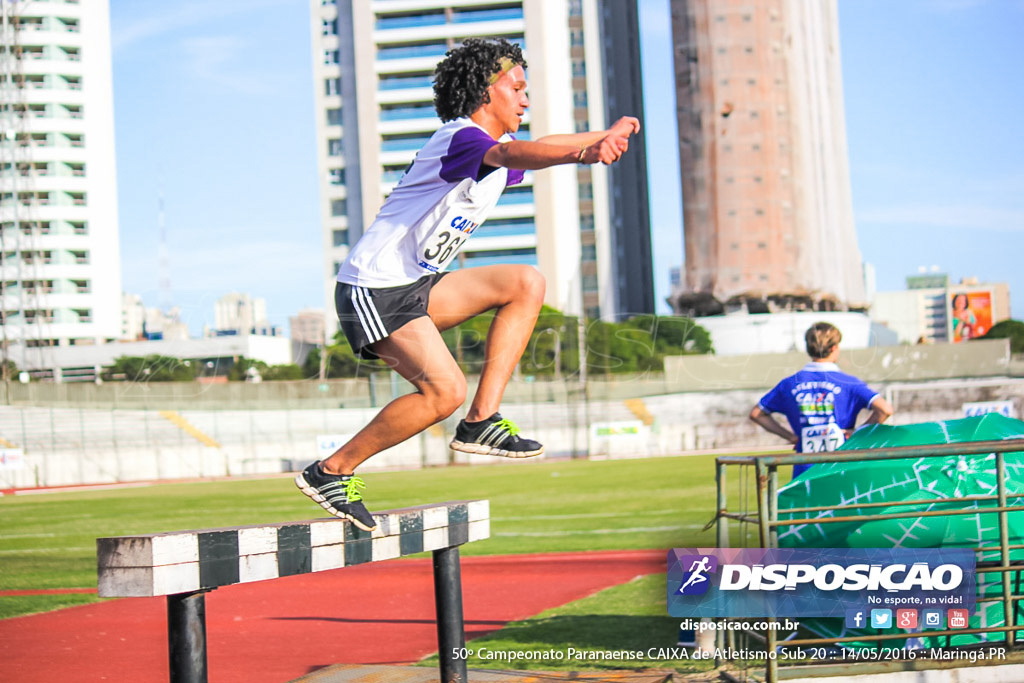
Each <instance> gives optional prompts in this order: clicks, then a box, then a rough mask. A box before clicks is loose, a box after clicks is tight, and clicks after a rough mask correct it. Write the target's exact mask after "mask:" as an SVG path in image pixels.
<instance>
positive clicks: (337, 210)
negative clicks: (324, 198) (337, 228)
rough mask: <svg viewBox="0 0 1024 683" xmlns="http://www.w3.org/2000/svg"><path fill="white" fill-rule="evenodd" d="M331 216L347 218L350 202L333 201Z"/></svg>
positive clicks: (342, 200)
mask: <svg viewBox="0 0 1024 683" xmlns="http://www.w3.org/2000/svg"><path fill="white" fill-rule="evenodd" d="M331 215H332V216H347V215H348V202H347V201H346V200H344V199H332V200H331Z"/></svg>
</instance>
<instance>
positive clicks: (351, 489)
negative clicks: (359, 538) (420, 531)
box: [295, 462, 377, 531]
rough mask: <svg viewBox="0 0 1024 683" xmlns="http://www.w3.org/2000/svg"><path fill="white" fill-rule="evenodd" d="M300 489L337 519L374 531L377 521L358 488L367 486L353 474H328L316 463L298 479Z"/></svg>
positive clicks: (296, 482)
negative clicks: (367, 507)
mask: <svg viewBox="0 0 1024 683" xmlns="http://www.w3.org/2000/svg"><path fill="white" fill-rule="evenodd" d="M295 485H296V486H298V487H299V490H300V491H302V492H303V493H305V494H306V495H307V496H309V497H310V498H312V499H313V501H314V502H316V503H319V504H320V507H322V508H323V509H324V510H327V511H328V512H330V513H331V514H332V515H334V516H335V517H341V518H342V519H347V520H349V521H350V522H352V523H353V524H355V525H356V526H357V527H359V528H360V529H362V530H363V531H373V530H374V529H376V528H377V522H376V521H375V520H374V519H373V515H371V514H370V512H369V510H367V509H366V506H365V505H363V496H362V494H361V493H360V492H359V489H362V488H365V487H366V484H365V483H364V482H363V480H362V479H360V478H359V477H357V476H355V475H352V474H328V473H326V472H324V471H323V470H322V469H321V468H320V463H319V462H315V463H313V464H312V465H310V466H309V467H307V468H306V469H304V470H303V471H302V472H301V473H300V474H299V475H298V476H296V477H295Z"/></svg>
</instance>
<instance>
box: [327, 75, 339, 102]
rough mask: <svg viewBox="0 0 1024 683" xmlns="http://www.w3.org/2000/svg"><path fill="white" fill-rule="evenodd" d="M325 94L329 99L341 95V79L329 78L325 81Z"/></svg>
mask: <svg viewBox="0 0 1024 683" xmlns="http://www.w3.org/2000/svg"><path fill="white" fill-rule="evenodd" d="M324 94H325V95H327V96H328V97H330V96H332V95H340V94H341V79H340V78H328V79H326V80H325V81H324Z"/></svg>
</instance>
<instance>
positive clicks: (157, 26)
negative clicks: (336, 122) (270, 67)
mask: <svg viewBox="0 0 1024 683" xmlns="http://www.w3.org/2000/svg"><path fill="white" fill-rule="evenodd" d="M287 5H294V6H295V7H296V9H297V10H298V11H303V12H305V11H307V8H306V7H305V4H304V3H301V2H297V1H296V0H219V1H218V2H170V3H148V2H147V3H136V2H127V0H120V2H118V1H117V0H115V2H114V3H113V4H112V6H111V31H110V38H111V44H112V46H113V49H114V51H117V50H120V49H123V48H126V47H129V46H132V45H134V44H136V43H140V42H145V41H149V40H151V39H153V38H157V37H159V36H162V35H165V34H169V33H175V32H176V31H180V30H181V29H185V28H191V27H205V26H209V25H211V24H212V23H215V22H216V21H217V20H219V19H223V18H226V17H231V16H235V15H239V14H246V15H251V14H252V13H253V12H255V11H258V10H260V9H262V8H266V7H276V6H287ZM132 13H135V14H132ZM143 13H145V14H143ZM122 16H124V17H125V18H123V19H122Z"/></svg>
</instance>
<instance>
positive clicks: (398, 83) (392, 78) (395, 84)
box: [379, 74, 434, 90]
mask: <svg viewBox="0 0 1024 683" xmlns="http://www.w3.org/2000/svg"><path fill="white" fill-rule="evenodd" d="M433 82H434V77H433V75H431V74H381V75H380V80H379V88H380V89H381V90H405V89H408V88H429V87H431V86H432V85H433Z"/></svg>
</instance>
